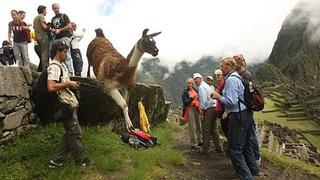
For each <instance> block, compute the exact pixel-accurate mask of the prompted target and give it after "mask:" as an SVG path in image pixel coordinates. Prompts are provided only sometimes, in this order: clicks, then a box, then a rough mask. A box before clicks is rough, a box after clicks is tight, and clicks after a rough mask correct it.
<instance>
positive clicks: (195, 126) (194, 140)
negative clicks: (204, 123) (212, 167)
mask: <svg viewBox="0 0 320 180" xmlns="http://www.w3.org/2000/svg"><path fill="white" fill-rule="evenodd" d="M188 117H189V119H188V124H189V135H190V143H191V144H192V145H196V144H198V143H201V142H202V129H201V121H200V113H199V111H198V109H197V108H196V107H190V108H189V111H188Z"/></svg>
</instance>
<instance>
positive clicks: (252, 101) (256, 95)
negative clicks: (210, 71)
mask: <svg viewBox="0 0 320 180" xmlns="http://www.w3.org/2000/svg"><path fill="white" fill-rule="evenodd" d="M232 76H234V77H237V78H238V79H240V80H241V82H242V84H243V86H244V101H243V100H241V99H240V98H239V101H240V102H241V103H243V104H244V105H245V106H246V107H247V109H248V110H250V111H261V110H262V109H263V108H264V97H263V95H262V93H261V91H260V90H259V89H258V88H257V87H256V86H254V84H253V83H252V81H247V80H244V79H243V78H241V77H239V76H235V75H232Z"/></svg>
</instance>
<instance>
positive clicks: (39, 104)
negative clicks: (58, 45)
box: [31, 63, 63, 123]
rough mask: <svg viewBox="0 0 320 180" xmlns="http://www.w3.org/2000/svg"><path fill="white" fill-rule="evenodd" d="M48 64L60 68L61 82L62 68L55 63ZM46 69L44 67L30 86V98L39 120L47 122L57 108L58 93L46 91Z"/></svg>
mask: <svg viewBox="0 0 320 180" xmlns="http://www.w3.org/2000/svg"><path fill="white" fill-rule="evenodd" d="M50 65H56V66H58V67H59V69H60V78H59V82H61V77H62V74H63V72H62V69H61V67H60V66H59V65H58V64H56V63H51V64H50ZM47 83H48V71H47V69H45V70H44V71H43V72H42V73H41V74H40V75H39V77H38V78H37V79H36V81H35V83H34V84H33V87H32V97H31V98H32V100H33V102H34V105H35V112H36V113H37V114H38V116H39V118H40V122H43V123H45V122H48V121H49V120H51V119H52V117H53V115H54V112H55V111H56V109H57V105H58V104H59V99H58V94H57V92H49V91H48V86H47Z"/></svg>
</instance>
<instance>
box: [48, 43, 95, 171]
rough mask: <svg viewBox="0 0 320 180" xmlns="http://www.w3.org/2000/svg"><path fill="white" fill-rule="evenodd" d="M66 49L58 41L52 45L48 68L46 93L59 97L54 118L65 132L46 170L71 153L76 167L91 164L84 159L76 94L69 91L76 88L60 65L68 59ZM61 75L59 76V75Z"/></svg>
mask: <svg viewBox="0 0 320 180" xmlns="http://www.w3.org/2000/svg"><path fill="white" fill-rule="evenodd" d="M68 48H69V47H68V46H67V45H65V44H64V43H62V42H60V41H58V42H56V43H55V44H53V46H52V53H53V54H54V55H55V57H54V60H53V61H52V63H51V64H50V66H49V67H48V91H49V92H56V93H57V94H58V99H59V103H58V104H59V105H58V107H59V108H58V110H57V111H56V112H55V114H54V117H53V119H54V120H56V121H62V123H63V127H64V129H65V135H64V136H63V138H62V140H61V142H60V145H59V146H58V148H57V150H56V151H55V152H54V154H53V156H52V159H51V160H50V163H49V167H50V168H55V167H59V166H62V165H63V158H64V157H65V156H66V155H67V153H68V152H69V151H70V152H71V155H72V157H73V159H74V160H75V162H76V164H77V165H79V166H83V167H86V166H88V165H89V163H90V161H89V160H88V159H87V158H85V154H84V150H83V147H82V133H81V128H80V125H79V122H78V115H77V111H78V107H79V102H78V100H77V98H76V96H75V94H74V93H73V92H72V91H71V90H70V89H73V90H76V89H78V88H79V85H78V84H77V83H76V82H74V81H71V80H70V77H69V73H68V69H67V68H66V67H65V65H63V63H62V62H63V61H65V60H66V58H67V53H68ZM61 73H62V74H61Z"/></svg>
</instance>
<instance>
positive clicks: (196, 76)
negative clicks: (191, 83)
mask: <svg viewBox="0 0 320 180" xmlns="http://www.w3.org/2000/svg"><path fill="white" fill-rule="evenodd" d="M195 78H201V79H202V76H201V74H200V73H194V74H193V79H195Z"/></svg>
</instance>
